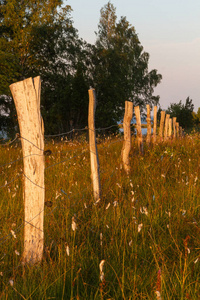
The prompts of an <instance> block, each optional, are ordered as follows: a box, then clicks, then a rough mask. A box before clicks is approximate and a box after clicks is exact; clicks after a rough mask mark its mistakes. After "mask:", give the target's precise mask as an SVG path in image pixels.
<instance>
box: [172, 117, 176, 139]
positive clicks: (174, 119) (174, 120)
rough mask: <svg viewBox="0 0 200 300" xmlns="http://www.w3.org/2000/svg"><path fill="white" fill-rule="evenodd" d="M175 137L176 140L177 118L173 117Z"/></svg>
mask: <svg viewBox="0 0 200 300" xmlns="http://www.w3.org/2000/svg"><path fill="white" fill-rule="evenodd" d="M173 133H174V135H173V137H174V139H175V138H176V117H173Z"/></svg>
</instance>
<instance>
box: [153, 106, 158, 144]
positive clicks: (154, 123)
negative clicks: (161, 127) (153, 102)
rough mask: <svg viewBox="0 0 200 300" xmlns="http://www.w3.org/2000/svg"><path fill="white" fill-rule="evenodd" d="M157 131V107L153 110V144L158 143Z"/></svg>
mask: <svg viewBox="0 0 200 300" xmlns="http://www.w3.org/2000/svg"><path fill="white" fill-rule="evenodd" d="M156 131H157V106H154V109H153V143H155V142H156Z"/></svg>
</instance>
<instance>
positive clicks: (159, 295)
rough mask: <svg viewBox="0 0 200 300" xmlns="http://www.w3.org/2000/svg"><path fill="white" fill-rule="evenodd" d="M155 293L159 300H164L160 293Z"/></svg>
mask: <svg viewBox="0 0 200 300" xmlns="http://www.w3.org/2000/svg"><path fill="white" fill-rule="evenodd" d="M155 293H156V298H157V300H162V298H161V294H160V292H159V291H156V292H155Z"/></svg>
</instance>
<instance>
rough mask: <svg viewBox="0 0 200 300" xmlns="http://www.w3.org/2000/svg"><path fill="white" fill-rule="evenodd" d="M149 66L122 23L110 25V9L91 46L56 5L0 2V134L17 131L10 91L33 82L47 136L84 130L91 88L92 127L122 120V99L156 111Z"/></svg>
mask: <svg viewBox="0 0 200 300" xmlns="http://www.w3.org/2000/svg"><path fill="white" fill-rule="evenodd" d="M148 62H149V54H148V53H147V52H145V51H144V49H143V47H142V45H141V43H140V41H139V38H138V35H137V33H136V31H135V28H134V27H133V26H132V25H131V24H130V23H129V22H128V21H127V19H126V17H121V18H120V19H119V20H117V15H116V9H115V7H114V6H113V4H111V3H110V2H108V3H107V4H106V5H105V6H104V7H103V8H102V9H101V11H100V20H99V25H98V32H97V33H96V42H95V44H94V45H91V44H89V43H87V42H86V41H84V40H83V39H82V38H80V37H79V35H78V31H77V30H76V28H74V26H73V20H72V18H71V7H70V6H69V5H67V6H65V7H64V6H63V1H62V0H48V1H46V0H35V1H31V0H0V131H5V132H7V134H9V135H10V136H11V135H14V134H15V132H16V131H18V128H17V126H18V125H17V124H18V122H17V117H16V111H15V107H14V102H13V100H12V97H11V93H10V90H9V85H10V84H12V83H14V82H17V81H20V80H23V79H25V78H28V77H35V76H38V75H40V76H41V78H42V96H41V111H42V115H43V118H44V122H45V129H46V131H45V133H46V134H55V133H56V134H57V133H61V132H65V131H68V130H69V129H70V128H72V127H73V128H81V127H84V126H86V125H87V115H88V89H89V88H90V87H94V88H95V90H96V94H97V100H98V109H97V111H96V126H97V127H102V126H103V127H105V126H109V125H112V124H115V123H116V122H118V121H119V120H121V118H122V116H123V113H124V101H125V100H129V101H133V103H134V105H139V106H140V109H141V110H142V109H143V108H145V107H146V104H150V105H157V104H158V102H159V96H153V92H154V88H155V87H156V86H157V84H158V83H159V82H160V81H161V78H162V76H161V75H160V74H158V72H157V70H150V71H149V70H148Z"/></svg>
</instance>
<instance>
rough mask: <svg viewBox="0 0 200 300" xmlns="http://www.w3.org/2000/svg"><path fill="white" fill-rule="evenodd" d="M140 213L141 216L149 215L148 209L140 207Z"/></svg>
mask: <svg viewBox="0 0 200 300" xmlns="http://www.w3.org/2000/svg"><path fill="white" fill-rule="evenodd" d="M140 212H141V214H145V215H146V216H147V215H148V211H147V208H146V207H144V206H143V207H140Z"/></svg>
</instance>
